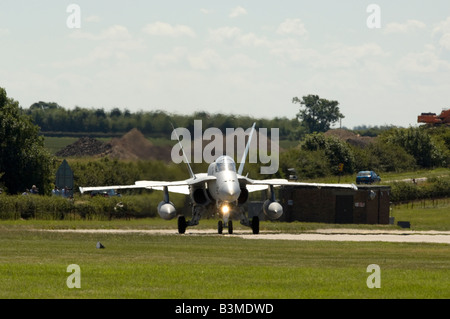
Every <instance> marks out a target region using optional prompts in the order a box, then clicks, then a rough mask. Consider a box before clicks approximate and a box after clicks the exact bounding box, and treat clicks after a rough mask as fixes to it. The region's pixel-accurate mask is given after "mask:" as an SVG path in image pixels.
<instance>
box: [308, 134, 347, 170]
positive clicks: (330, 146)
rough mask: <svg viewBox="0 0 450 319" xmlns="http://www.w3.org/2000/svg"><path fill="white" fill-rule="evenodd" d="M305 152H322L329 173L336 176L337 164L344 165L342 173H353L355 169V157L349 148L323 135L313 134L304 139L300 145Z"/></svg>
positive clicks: (341, 142) (340, 141) (342, 142)
mask: <svg viewBox="0 0 450 319" xmlns="http://www.w3.org/2000/svg"><path fill="white" fill-rule="evenodd" d="M300 147H301V149H302V150H305V151H312V152H315V151H324V155H325V157H326V158H327V159H328V163H329V164H330V169H331V172H333V173H335V174H338V173H339V171H338V166H339V164H341V163H342V164H344V173H350V174H351V173H353V171H354V169H355V165H356V163H355V156H354V154H353V151H352V149H351V147H350V146H349V145H348V144H347V143H346V142H344V141H342V140H340V139H338V138H336V137H333V136H325V134H323V133H313V134H309V135H307V136H306V137H305V139H304V141H303V142H302V144H301V145H300Z"/></svg>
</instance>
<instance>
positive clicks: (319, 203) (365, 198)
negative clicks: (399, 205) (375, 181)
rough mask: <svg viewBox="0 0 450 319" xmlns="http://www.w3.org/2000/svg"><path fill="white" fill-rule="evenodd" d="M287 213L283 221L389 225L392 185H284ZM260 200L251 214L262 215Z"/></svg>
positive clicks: (282, 199) (282, 195)
mask: <svg viewBox="0 0 450 319" xmlns="http://www.w3.org/2000/svg"><path fill="white" fill-rule="evenodd" d="M278 199H279V201H280V203H281V205H282V206H283V211H284V214H283V215H282V217H281V218H280V221H286V222H292V221H302V222H315V223H332V224H389V210H390V187H389V186H360V185H358V190H352V189H343V188H317V187H304V186H300V187H299V186H284V187H281V188H280V189H279V191H278ZM261 203H262V202H259V204H257V203H255V202H254V203H253V204H252V205H251V206H249V215H250V216H251V215H259V216H260V218H263V216H262V215H263V214H262V213H261V210H260V207H261Z"/></svg>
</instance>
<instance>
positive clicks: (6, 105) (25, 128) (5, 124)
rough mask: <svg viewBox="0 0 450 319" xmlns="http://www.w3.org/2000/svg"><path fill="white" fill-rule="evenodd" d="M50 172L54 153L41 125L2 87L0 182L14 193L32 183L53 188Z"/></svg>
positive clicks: (40, 189) (41, 188)
mask: <svg viewBox="0 0 450 319" xmlns="http://www.w3.org/2000/svg"><path fill="white" fill-rule="evenodd" d="M51 172H52V157H51V155H50V154H49V153H48V151H46V149H45V148H44V139H43V137H42V136H39V127H38V126H36V125H34V124H33V123H32V121H31V119H30V118H29V117H28V116H26V115H24V114H22V112H21V111H20V108H19V103H18V102H16V101H14V100H13V99H10V98H8V97H7V94H6V91H5V90H4V89H3V88H0V183H1V184H2V185H3V187H5V188H6V189H7V191H8V192H9V193H12V194H15V193H19V192H23V191H24V190H25V189H26V188H31V186H32V185H36V186H37V187H38V189H39V191H40V193H44V192H45V191H50V189H51V176H52V173H51Z"/></svg>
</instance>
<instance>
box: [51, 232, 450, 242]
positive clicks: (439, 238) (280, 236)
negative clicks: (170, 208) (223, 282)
mask: <svg viewBox="0 0 450 319" xmlns="http://www.w3.org/2000/svg"><path fill="white" fill-rule="evenodd" d="M42 231H48V232H62V233H65V232H73V233H91V234H133V233H142V234H148V235H178V236H190V235H194V236H195V235H197V236H198V235H209V236H211V235H217V236H223V237H239V238H244V239H265V240H298V241H355V242H396V243H440V244H450V231H411V230H361V229H318V230H314V231H308V232H305V233H300V234H290V233H273V232H269V231H267V232H265V231H261V233H260V234H258V235H254V234H252V233H251V231H250V230H249V231H246V230H238V231H235V232H234V234H232V235H228V234H224V235H218V234H217V231H216V230H212V229H211V230H209V229H188V230H186V234H183V235H179V234H178V231H177V230H175V229H44V230H42Z"/></svg>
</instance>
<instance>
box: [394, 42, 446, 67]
mask: <svg viewBox="0 0 450 319" xmlns="http://www.w3.org/2000/svg"><path fill="white" fill-rule="evenodd" d="M399 67H400V69H401V70H403V71H408V72H413V73H433V72H440V71H444V72H448V71H450V63H449V62H448V61H445V60H442V59H441V58H440V57H439V55H438V54H437V53H436V49H435V48H434V47H433V46H427V47H426V48H425V50H424V51H423V52H413V53H408V54H407V55H406V56H404V57H403V58H402V59H401V60H400V61H399Z"/></svg>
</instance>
